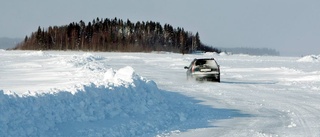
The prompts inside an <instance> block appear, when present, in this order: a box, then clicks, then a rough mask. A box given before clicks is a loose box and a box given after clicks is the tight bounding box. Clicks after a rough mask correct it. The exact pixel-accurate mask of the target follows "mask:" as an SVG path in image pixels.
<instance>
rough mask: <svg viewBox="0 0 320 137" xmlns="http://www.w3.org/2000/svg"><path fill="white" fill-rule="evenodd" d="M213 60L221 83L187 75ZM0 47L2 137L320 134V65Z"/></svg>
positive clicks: (241, 57)
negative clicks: (197, 62) (194, 64)
mask: <svg viewBox="0 0 320 137" xmlns="http://www.w3.org/2000/svg"><path fill="white" fill-rule="evenodd" d="M202 57H206V58H208V57H214V58H215V59H216V60H217V62H218V63H219V64H220V67H221V83H212V82H196V81H187V80H186V74H185V70H184V69H183V67H184V66H186V65H189V63H190V61H192V60H193V59H194V58H202ZM300 59H301V58H295V57H272V56H268V57H265V56H248V55H227V54H217V53H204V54H195V55H181V54H173V53H163V52H153V53H109V52H107V53H99V52H97V53H89V52H74V51H5V50H0V70H1V71H0V136H145V137H149V136H158V137H163V136H226V137H227V136H258V137H264V136H319V135H320V131H319V128H320V124H319V123H320V120H319V119H320V107H319V105H318V104H319V103H320V102H319V98H320V94H319V91H320V77H319V76H320V71H319V63H318V62H317V61H311V62H309V61H302V62H301V61H298V60H300Z"/></svg>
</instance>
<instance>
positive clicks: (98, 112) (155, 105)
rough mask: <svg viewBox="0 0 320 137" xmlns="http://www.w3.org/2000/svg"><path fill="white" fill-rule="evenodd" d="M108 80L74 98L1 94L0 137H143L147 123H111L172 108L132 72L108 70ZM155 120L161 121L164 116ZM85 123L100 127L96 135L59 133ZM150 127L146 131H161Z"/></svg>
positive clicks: (60, 94)
mask: <svg viewBox="0 0 320 137" xmlns="http://www.w3.org/2000/svg"><path fill="white" fill-rule="evenodd" d="M105 80H107V81H108V84H106V85H104V86H98V85H95V84H93V83H92V84H91V85H83V88H80V89H79V91H78V92H76V93H74V94H72V93H71V92H68V91H59V92H54V93H43V94H38V95H36V96H30V95H25V96H18V95H16V94H14V93H12V94H11V95H10V94H5V93H4V91H2V90H0V123H1V124H0V136H48V135H50V136H87V135H93V134H94V135H99V134H102V135H107V133H108V134H109V135H111V136H119V135H120V136H135V135H139V133H136V131H139V130H146V129H140V128H139V126H142V125H140V124H143V123H137V122H136V121H134V122H133V121H132V122H130V121H127V122H125V123H122V124H119V123H112V122H111V121H108V120H111V119H119V120H120V119H132V117H140V116H142V115H144V114H148V113H149V114H150V113H157V112H159V110H161V109H163V108H169V106H168V105H167V104H166V103H165V102H164V97H163V95H162V91H160V90H159V89H158V88H157V85H156V84H155V83H154V82H153V81H150V80H146V79H144V78H142V77H139V76H138V75H136V74H135V73H134V70H133V68H132V67H125V68H122V69H120V70H118V71H113V70H112V69H110V70H109V71H107V72H106V77H105ZM152 115H153V116H159V117H160V116H161V112H159V114H152ZM166 115H167V116H168V115H169V116H170V115H174V114H166ZM161 117H163V115H162V116H161ZM164 117H165V116H164ZM171 117H172V116H170V117H169V118H171ZM160 119H162V118H160ZM162 120H163V119H162ZM101 121H105V123H104V122H101ZM83 122H85V123H94V122H101V123H100V124H99V127H92V129H81V126H80V127H77V128H80V129H73V128H76V127H70V130H71V131H70V132H73V131H74V132H75V133H72V134H67V133H65V132H62V131H63V130H65V129H60V127H66V126H61V125H66V124H67V125H69V124H71V125H72V124H77V123H78V124H80V123H83ZM165 122H166V121H164V123H165ZM132 124H136V128H137V129H136V131H134V132H133V131H130V130H128V129H127V128H129V127H131V128H132V127H133V125H132ZM144 124H145V123H144ZM71 125H70V126H71ZM149 126H150V127H148V128H151V127H152V126H159V125H153V124H151V125H149ZM143 127H146V126H143ZM121 129H123V131H122V130H121ZM119 130H121V132H120V131H119ZM102 131H103V132H102ZM96 133H97V134H96Z"/></svg>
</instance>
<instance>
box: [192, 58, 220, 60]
mask: <svg viewBox="0 0 320 137" xmlns="http://www.w3.org/2000/svg"><path fill="white" fill-rule="evenodd" d="M194 60H215V59H214V58H195V59H194Z"/></svg>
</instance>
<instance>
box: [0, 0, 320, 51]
mask: <svg viewBox="0 0 320 137" xmlns="http://www.w3.org/2000/svg"><path fill="white" fill-rule="evenodd" d="M319 13H320V1H319V0H198V1H194V0H114V1H112V0H94V1H89V0H67V1H66V0H55V1H53V0H50V1H48V0H27V1H26V0H10V1H2V2H1V5H0V14H1V16H0V17H1V21H0V37H11V38H16V37H20V38H24V37H25V36H26V35H30V34H31V33H32V32H34V31H36V30H37V28H38V26H41V27H43V28H47V27H48V26H54V25H58V26H59V25H66V24H69V23H70V22H79V21H80V20H83V21H85V22H89V21H92V20H93V19H94V18H97V17H99V18H114V17H117V18H121V19H123V20H126V19H130V20H131V21H133V22H136V21H149V20H152V21H156V22H160V23H161V24H162V25H164V24H165V23H168V24H171V25H173V26H174V27H183V28H184V29H185V30H188V31H191V32H193V33H196V32H199V34H200V39H201V41H202V42H203V43H205V44H208V45H212V46H214V47H254V48H264V47H265V48H273V49H276V50H278V51H280V53H281V55H285V56H301V55H308V54H317V55H318V54H320V14H319Z"/></svg>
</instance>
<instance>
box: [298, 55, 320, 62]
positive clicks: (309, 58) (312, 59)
mask: <svg viewBox="0 0 320 137" xmlns="http://www.w3.org/2000/svg"><path fill="white" fill-rule="evenodd" d="M298 62H320V55H308V56H304V57H302V58H300V59H298Z"/></svg>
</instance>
